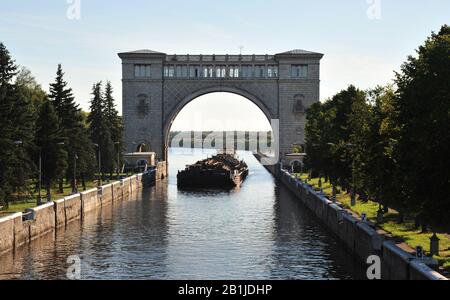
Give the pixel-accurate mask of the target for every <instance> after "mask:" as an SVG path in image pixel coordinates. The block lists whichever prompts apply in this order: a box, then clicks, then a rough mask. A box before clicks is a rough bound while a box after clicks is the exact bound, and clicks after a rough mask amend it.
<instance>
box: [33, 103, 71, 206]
mask: <svg viewBox="0 0 450 300" xmlns="http://www.w3.org/2000/svg"><path fill="white" fill-rule="evenodd" d="M36 126H37V131H36V146H37V147H38V150H39V153H40V157H41V159H42V180H43V183H44V184H45V188H46V190H47V200H51V187H52V182H53V181H54V180H55V179H59V178H61V177H62V176H64V172H65V170H66V168H67V151H66V150H65V149H64V146H63V145H61V143H64V142H65V138H64V136H63V131H62V130H61V122H60V120H59V117H58V114H57V113H56V111H55V109H54V107H53V104H52V102H50V101H44V103H43V104H42V105H41V108H40V111H39V117H38V120H37V124H36Z"/></svg>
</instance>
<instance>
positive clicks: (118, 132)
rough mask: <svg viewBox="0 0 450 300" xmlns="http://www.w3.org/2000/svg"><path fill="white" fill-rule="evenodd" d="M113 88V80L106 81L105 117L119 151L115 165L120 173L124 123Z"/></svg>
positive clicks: (115, 146) (116, 148) (117, 151)
mask: <svg viewBox="0 0 450 300" xmlns="http://www.w3.org/2000/svg"><path fill="white" fill-rule="evenodd" d="M112 94H113V88H112V85H111V82H109V81H108V82H107V83H106V87H105V94H104V101H105V113H104V114H105V118H106V123H107V127H108V128H109V129H110V132H111V140H112V141H113V143H114V148H115V151H116V153H119V154H118V155H119V157H118V160H117V161H116V160H113V161H114V164H113V166H115V167H116V168H117V173H119V170H120V164H119V161H120V153H121V152H122V148H123V138H122V132H123V124H122V118H121V117H120V116H119V112H118V111H117V109H116V105H115V103H114V102H115V101H114V98H113V95H112ZM110 175H111V176H112V170H111V171H110Z"/></svg>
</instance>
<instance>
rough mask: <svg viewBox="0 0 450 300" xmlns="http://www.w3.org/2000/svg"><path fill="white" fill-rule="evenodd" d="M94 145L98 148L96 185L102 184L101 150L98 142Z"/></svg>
mask: <svg viewBox="0 0 450 300" xmlns="http://www.w3.org/2000/svg"><path fill="white" fill-rule="evenodd" d="M94 146H95V147H97V148H98V180H97V186H101V185H102V179H101V176H102V174H101V173H102V166H101V164H102V159H101V152H100V145H99V144H94Z"/></svg>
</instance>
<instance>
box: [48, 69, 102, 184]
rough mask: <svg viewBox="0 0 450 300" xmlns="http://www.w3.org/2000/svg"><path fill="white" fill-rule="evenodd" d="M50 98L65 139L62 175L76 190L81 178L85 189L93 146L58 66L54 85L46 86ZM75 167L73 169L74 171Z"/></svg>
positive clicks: (93, 155) (90, 168)
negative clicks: (78, 179) (65, 162)
mask: <svg viewBox="0 0 450 300" xmlns="http://www.w3.org/2000/svg"><path fill="white" fill-rule="evenodd" d="M49 97H50V99H51V100H52V103H53V105H54V107H55V110H56V112H57V114H58V117H59V119H60V121H61V130H62V132H63V135H64V137H65V138H66V143H65V149H66V151H67V153H68V161H67V166H68V167H67V170H66V172H65V175H66V177H67V180H68V181H70V182H71V185H72V190H73V191H74V192H75V191H76V179H77V178H80V177H81V178H82V182H83V186H84V188H85V184H84V182H85V177H86V176H90V175H92V173H93V168H92V166H93V165H94V157H95V154H94V146H93V144H92V142H91V141H90V139H89V132H88V130H87V129H86V127H85V126H84V119H83V115H82V112H81V110H80V109H79V107H78V105H77V104H76V103H75V98H74V96H73V93H72V89H71V88H69V87H68V83H67V82H66V81H65V80H64V72H63V70H62V67H61V65H58V69H57V72H56V79H55V82H54V83H52V84H50V96H49ZM75 168H76V169H75ZM62 180H63V178H60V181H59V188H60V192H62V189H63V181H62Z"/></svg>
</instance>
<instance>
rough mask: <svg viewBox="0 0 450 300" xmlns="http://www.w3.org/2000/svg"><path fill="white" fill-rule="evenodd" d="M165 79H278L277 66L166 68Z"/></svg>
mask: <svg viewBox="0 0 450 300" xmlns="http://www.w3.org/2000/svg"><path fill="white" fill-rule="evenodd" d="M164 77H169V78H170V77H182V78H183V77H184V78H186V77H190V78H202V77H203V78H239V77H244V78H248V77H259V78H264V77H269V78H276V77H278V67H277V66H268V67H266V66H195V65H192V66H183V65H181V66H166V67H164Z"/></svg>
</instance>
